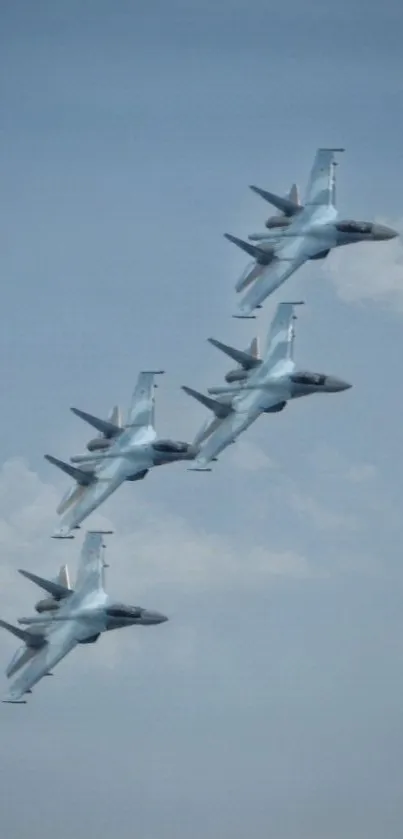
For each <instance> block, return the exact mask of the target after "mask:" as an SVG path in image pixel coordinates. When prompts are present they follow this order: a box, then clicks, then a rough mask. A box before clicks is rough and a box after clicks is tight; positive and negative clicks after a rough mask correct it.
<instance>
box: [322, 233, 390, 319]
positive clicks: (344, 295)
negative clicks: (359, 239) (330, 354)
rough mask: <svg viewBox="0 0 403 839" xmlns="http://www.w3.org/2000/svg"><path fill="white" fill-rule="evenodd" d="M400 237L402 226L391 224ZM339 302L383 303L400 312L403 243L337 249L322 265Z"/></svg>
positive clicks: (382, 243)
mask: <svg viewBox="0 0 403 839" xmlns="http://www.w3.org/2000/svg"><path fill="white" fill-rule="evenodd" d="M391 226H392V227H394V228H395V229H396V230H399V232H400V233H403V222H402V221H399V222H397V223H393V222H392V223H391ZM323 267H324V271H325V272H326V273H327V274H328V276H330V278H331V279H332V281H333V283H334V285H335V286H336V290H337V293H338V295H339V297H340V298H341V299H342V300H345V301H347V302H356V301H363V300H377V301H384V302H385V303H388V304H391V305H393V306H395V307H397V308H398V309H399V310H400V311H402V312H403V242H402V238H401V236H400V237H399V238H396V239H392V240H391V241H389V242H380V243H376V244H374V243H362V244H358V245H351V246H347V247H343V248H336V249H335V250H334V251H332V253H331V254H329V256H328V258H327V260H326V261H325V263H324V266H323Z"/></svg>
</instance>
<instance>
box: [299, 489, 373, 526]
mask: <svg viewBox="0 0 403 839" xmlns="http://www.w3.org/2000/svg"><path fill="white" fill-rule="evenodd" d="M289 504H290V506H291V507H292V508H293V510H295V512H297V513H298V514H299V515H300V516H302V517H303V518H305V519H306V518H309V519H310V521H311V524H312V525H313V526H314V527H315V528H316V529H317V530H340V529H342V530H343V532H345V531H346V530H349V531H357V530H360V528H361V523H360V521H359V519H358V517H357V516H355V515H354V514H353V513H346V512H335V511H334V510H329V509H328V508H327V507H326V506H325V505H324V504H322V503H321V502H320V501H317V500H316V499H315V498H313V497H312V496H310V495H308V493H304V492H299V491H297V490H295V491H293V492H291V495H290V498H289Z"/></svg>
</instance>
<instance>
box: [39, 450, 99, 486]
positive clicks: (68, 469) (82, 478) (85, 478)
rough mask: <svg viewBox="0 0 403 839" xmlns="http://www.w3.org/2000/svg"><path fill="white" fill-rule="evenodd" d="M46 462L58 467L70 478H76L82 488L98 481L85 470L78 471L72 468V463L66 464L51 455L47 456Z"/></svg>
mask: <svg viewBox="0 0 403 839" xmlns="http://www.w3.org/2000/svg"><path fill="white" fill-rule="evenodd" d="M45 460H48V461H49V463H52V464H53V466H58V468H59V469H61V470H62V472H65V473H66V475H70V478H74V480H75V481H77V483H78V484H80V486H90V484H92V483H94V481H95V480H96V478H95V476H94V475H93V473H92V472H84V470H83V469H77V468H76V467H75V466H71V465H70V463H65V462H64V460H59V459H58V458H57V457H52V455H51V454H45Z"/></svg>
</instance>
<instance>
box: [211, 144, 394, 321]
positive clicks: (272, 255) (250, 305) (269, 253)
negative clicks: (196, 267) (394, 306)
mask: <svg viewBox="0 0 403 839" xmlns="http://www.w3.org/2000/svg"><path fill="white" fill-rule="evenodd" d="M342 151H344V149H325V148H322V149H318V150H317V152H316V156H315V160H314V163H313V167H312V170H311V174H310V178H309V182H308V186H307V189H306V193H305V201H304V203H303V205H301V204H300V203H299V201H295V200H292V199H290V198H282V197H281V196H279V195H275V194H274V193H272V192H267V191H266V190H263V189H260V188H259V187H256V186H252V187H251V189H253V190H254V192H256V193H257V194H258V195H260V196H261V197H262V198H264V199H265V200H266V201H268V202H269V203H270V204H272V205H273V206H275V207H277V208H278V209H279V210H280V211H281V212H282V214H283V215H282V216H281V217H274V219H273V218H271V219H269V220H268V221H267V222H266V226H267V227H269V228H270V229H269V230H268V231H266V232H265V233H254V234H251V235H250V236H249V240H250V241H249V242H245V241H244V240H242V239H238V238H237V237H235V236H231V235H230V234H229V233H225V234H224V235H225V237H226V239H228V240H229V241H230V242H233V243H234V244H235V245H237V246H238V247H239V248H241V249H242V250H243V251H245V252H246V253H247V254H248V255H249V256H252V257H253V260H254V261H253V263H252V264H251V265H249V266H248V267H247V268H246V269H245V271H244V272H243V274H242V276H241V277H240V279H239V280H238V282H237V283H236V286H235V288H236V291H237V292H242V291H244V290H245V289H248V291H247V292H246V294H245V295H244V297H243V298H242V300H241V302H240V304H239V306H238V312H237V314H236V315H235V317H250V316H251V313H252V312H253V310H254V309H256V308H260V307H261V305H262V303H263V301H264V300H265V299H266V297H268V296H269V295H270V294H272V293H273V292H274V291H275V290H276V289H277V288H279V286H281V285H282V284H283V283H284V282H285V281H286V280H287V279H288V277H290V276H291V274H293V273H294V272H295V271H296V270H297V269H298V268H300V267H301V266H302V265H304V263H305V262H307V261H308V260H312V259H324V258H325V257H326V256H327V255H328V253H329V252H330V250H331V249H332V248H335V247H339V246H340V245H348V244H353V243H355V242H381V241H386V240H388V239H393V238H394V237H395V236H398V233H397V231H396V230H393V229H392V228H391V227H386V226H385V225H382V224H375V223H374V222H369V221H351V220H344V219H343V220H339V215H338V211H337V209H336V207H335V203H334V202H335V174H334V171H335V165H336V160H335V153H336V152H342ZM276 219H277V220H276ZM272 228H278V229H277V230H273V229H272ZM252 242H256V243H257V244H252Z"/></svg>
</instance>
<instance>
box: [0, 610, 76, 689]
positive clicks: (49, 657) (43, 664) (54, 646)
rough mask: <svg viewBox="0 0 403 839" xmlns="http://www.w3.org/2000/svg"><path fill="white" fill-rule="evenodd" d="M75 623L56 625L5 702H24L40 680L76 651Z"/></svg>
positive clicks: (13, 685)
mask: <svg viewBox="0 0 403 839" xmlns="http://www.w3.org/2000/svg"><path fill="white" fill-rule="evenodd" d="M75 623H76V622H75V621H66V622H65V623H58V624H56V625H55V628H54V629H53V631H50V632H49V635H48V636H47V640H46V644H45V645H44V646H43V647H42V648H41V649H40V650H39V651H38V653H37V654H36V655H35V656H34V657H33V658H31V660H30V662H29V664H27V666H26V667H25V669H24V670H23V671H22V673H21V674H20V675H19V676H18V677H17V679H15V681H14V682H13V683H12V685H11V686H10V689H9V693H8V695H7V696H5V697H4V699H3V702H21V701H24V700H23V697H24V695H25V694H26V693H29V691H31V690H32V688H33V687H34V685H36V684H37V682H39V681H40V679H42V678H43V677H44V676H48V675H50V674H51V672H52V670H53V668H54V667H55V666H56V664H58V663H59V661H61V660H62V659H63V658H64V657H65V656H66V655H68V653H69V652H71V650H73V649H74V647H75V646H76V645H77V644H78V642H79V637H77V634H76V626H75Z"/></svg>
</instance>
